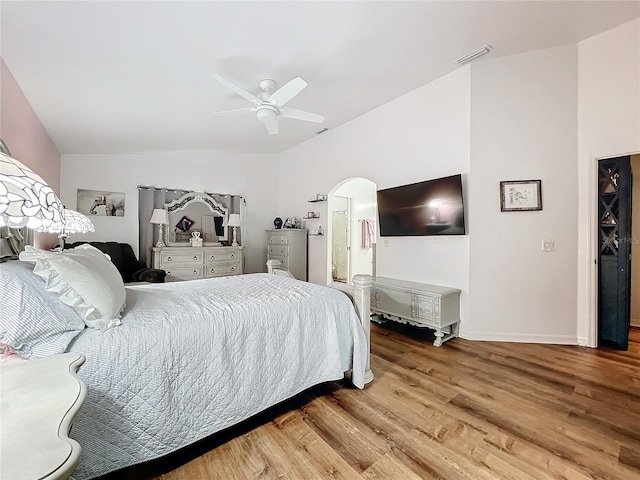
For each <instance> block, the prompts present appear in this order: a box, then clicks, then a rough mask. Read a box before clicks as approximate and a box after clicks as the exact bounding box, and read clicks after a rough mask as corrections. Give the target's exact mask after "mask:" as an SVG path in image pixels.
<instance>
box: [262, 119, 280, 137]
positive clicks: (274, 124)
mask: <svg viewBox="0 0 640 480" xmlns="http://www.w3.org/2000/svg"><path fill="white" fill-rule="evenodd" d="M264 126H265V127H267V132H269V135H275V134H276V133H278V121H277V120H276V119H275V118H274V119H273V120H269V121H267V122H264Z"/></svg>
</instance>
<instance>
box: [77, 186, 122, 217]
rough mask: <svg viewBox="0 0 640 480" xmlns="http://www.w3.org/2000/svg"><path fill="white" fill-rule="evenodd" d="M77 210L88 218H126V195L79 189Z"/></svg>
mask: <svg viewBox="0 0 640 480" xmlns="http://www.w3.org/2000/svg"><path fill="white" fill-rule="evenodd" d="M77 208H78V211H79V212H80V213H84V214H85V215H88V216H91V215H98V216H107V217H124V193H119V192H108V191H100V190H81V189H78V207H77Z"/></svg>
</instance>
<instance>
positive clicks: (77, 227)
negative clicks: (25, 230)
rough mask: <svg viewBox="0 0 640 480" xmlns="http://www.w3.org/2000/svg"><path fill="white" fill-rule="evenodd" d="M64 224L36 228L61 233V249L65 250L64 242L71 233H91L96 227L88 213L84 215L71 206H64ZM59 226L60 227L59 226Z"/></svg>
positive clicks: (39, 230) (40, 230)
mask: <svg viewBox="0 0 640 480" xmlns="http://www.w3.org/2000/svg"><path fill="white" fill-rule="evenodd" d="M63 217H64V224H62V226H59V225H54V226H53V228H51V227H50V228H46V229H45V228H36V231H38V232H50V233H59V234H60V235H58V238H59V239H60V249H61V250H64V242H65V241H66V240H67V238H68V237H69V234H71V233H89V232H95V230H96V229H95V227H94V226H93V222H91V220H89V218H88V217H87V216H86V215H83V214H82V213H80V212H76V211H75V210H71V209H69V208H64V213H63ZM58 227H59V228H58Z"/></svg>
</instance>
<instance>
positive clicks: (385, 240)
mask: <svg viewBox="0 0 640 480" xmlns="http://www.w3.org/2000/svg"><path fill="white" fill-rule="evenodd" d="M382 244H383V245H384V246H385V247H388V246H389V238H388V237H385V239H384V241H383V242H382Z"/></svg>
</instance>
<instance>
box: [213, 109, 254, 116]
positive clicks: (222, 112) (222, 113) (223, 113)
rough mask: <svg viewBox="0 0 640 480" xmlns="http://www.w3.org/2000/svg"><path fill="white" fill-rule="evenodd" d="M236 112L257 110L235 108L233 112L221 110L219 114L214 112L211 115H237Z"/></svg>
mask: <svg viewBox="0 0 640 480" xmlns="http://www.w3.org/2000/svg"><path fill="white" fill-rule="evenodd" d="M236 112H255V108H251V107H246V108H234V109H233V110H221V111H219V112H213V113H212V114H211V115H225V114H227V113H236Z"/></svg>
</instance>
